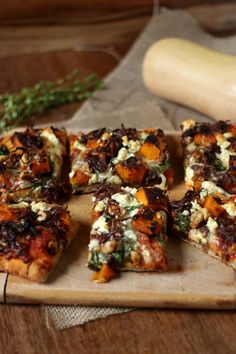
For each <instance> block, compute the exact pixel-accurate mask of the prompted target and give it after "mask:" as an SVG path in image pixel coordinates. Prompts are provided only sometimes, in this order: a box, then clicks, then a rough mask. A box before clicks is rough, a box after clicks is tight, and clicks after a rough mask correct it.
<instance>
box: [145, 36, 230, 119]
mask: <svg viewBox="0 0 236 354" xmlns="http://www.w3.org/2000/svg"><path fill="white" fill-rule="evenodd" d="M143 80H144V83H145V84H146V86H147V88H148V89H149V90H150V91H151V92H153V93H154V94H156V95H158V96H160V97H163V98H165V99H167V100H170V101H174V102H178V103H181V104H183V105H185V106H188V107H191V108H194V109H195V110H197V111H199V112H201V113H203V114H205V115H207V116H210V117H213V118H215V119H230V120H236V56H231V55H226V54H223V53H219V52H216V51H213V50H210V49H208V48H205V47H202V46H200V45H198V44H196V43H193V42H190V41H187V40H183V39H178V38H166V39H163V40H160V41H158V42H156V43H154V44H153V45H152V46H151V47H150V48H149V50H148V51H147V53H146V55H145V58H144V62H143Z"/></svg>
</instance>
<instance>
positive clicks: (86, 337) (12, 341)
mask: <svg viewBox="0 0 236 354" xmlns="http://www.w3.org/2000/svg"><path fill="white" fill-rule="evenodd" d="M128 46H129V45H127V44H124V45H119V46H115V47H114V48H115V50H116V52H118V53H119V54H120V55H123V54H124V53H125V52H126V51H127V49H128ZM116 65H117V59H116V58H115V57H114V56H112V55H110V54H106V53H102V52H96V53H91V52H90V53H88V52H75V51H64V52H55V53H50V54H36V55H21V56H18V57H17V56H14V57H11V58H1V59H0V72H1V80H0V91H1V92H3V91H6V90H7V91H9V90H15V89H17V88H20V87H22V86H27V85H32V84H34V83H36V82H37V81H39V80H42V79H57V78H59V77H61V76H63V75H64V74H67V73H69V72H70V71H71V70H73V69H74V68H77V67H80V68H81V72H82V74H83V75H84V74H86V73H89V72H91V71H96V72H97V73H98V74H99V75H100V76H101V77H102V76H104V75H106V74H107V73H108V72H109V71H111V70H112V69H113V68H114V67H115V66H116ZM39 68H40V70H39ZM78 107H79V105H78V104H70V105H67V106H64V107H62V108H60V109H54V110H52V111H51V112H50V113H49V114H47V115H45V116H44V117H42V118H40V122H41V121H44V122H45V121H51V122H53V121H55V120H56V121H58V120H64V119H68V118H69V117H70V116H71V115H72V114H73V113H74V112H75V111H76V110H77V109H78ZM35 121H39V118H36V119H34V120H32V122H35ZM0 329H1V335H0V338H1V340H0V353H4V354H7V353H20V354H21V353H24V354H28V353H41V354H44V353H49V352H50V353H70V354H71V353H72V354H73V353H81V354H82V353H90V354H92V353H111V352H116V353H129V354H132V353H134V354H137V353H147V354H149V353H214V354H215V353H219V354H222V353H227V354H229V353H235V352H236V341H235V330H236V316H235V313H234V312H231V311H227V312H226V311H218V312H216V311H190V310H189V311H187V310H163V309H162V310H137V311H134V312H131V313H126V314H121V315H116V316H113V317H109V318H106V319H101V320H96V321H94V322H90V323H87V324H85V325H83V326H80V327H76V328H72V329H68V330H64V331H56V330H55V329H54V328H53V327H52V325H50V324H49V328H48V327H47V326H46V321H45V313H44V310H43V309H42V308H41V307H40V306H32V305H27V306H25V305H21V306H20V305H0ZM111 348H112V349H111ZM177 348H178V349H177Z"/></svg>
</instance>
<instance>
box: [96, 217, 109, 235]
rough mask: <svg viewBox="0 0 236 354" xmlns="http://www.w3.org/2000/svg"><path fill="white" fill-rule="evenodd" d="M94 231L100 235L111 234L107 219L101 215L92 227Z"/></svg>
mask: <svg viewBox="0 0 236 354" xmlns="http://www.w3.org/2000/svg"><path fill="white" fill-rule="evenodd" d="M92 231H95V232H98V233H107V232H109V227H108V224H107V222H106V218H105V217H104V216H103V215H101V216H100V217H99V218H98V219H97V220H96V221H95V222H94V223H93V226H92Z"/></svg>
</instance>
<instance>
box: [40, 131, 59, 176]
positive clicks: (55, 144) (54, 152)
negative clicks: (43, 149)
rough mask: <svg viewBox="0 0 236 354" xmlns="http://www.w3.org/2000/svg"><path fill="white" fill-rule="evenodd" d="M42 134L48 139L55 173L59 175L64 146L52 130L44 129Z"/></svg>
mask: <svg viewBox="0 0 236 354" xmlns="http://www.w3.org/2000/svg"><path fill="white" fill-rule="evenodd" d="M41 136H42V137H43V138H44V139H46V141H47V145H48V151H49V155H50V160H51V162H52V163H53V166H54V172H53V175H54V176H57V175H58V174H59V173H60V169H61V163H60V162H61V158H62V153H63V146H62V144H61V143H60V141H59V139H58V138H57V137H56V135H55V134H54V133H53V132H52V131H48V130H43V131H42V133H41ZM55 158H57V159H59V160H60V162H59V163H58V162H55Z"/></svg>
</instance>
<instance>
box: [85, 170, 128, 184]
mask: <svg viewBox="0 0 236 354" xmlns="http://www.w3.org/2000/svg"><path fill="white" fill-rule="evenodd" d="M104 181H106V182H108V183H114V184H121V182H122V181H121V179H120V177H119V176H117V175H113V174H112V168H110V169H109V170H108V171H107V172H104V173H93V174H92V175H91V177H90V179H89V181H88V184H95V183H101V182H104Z"/></svg>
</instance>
